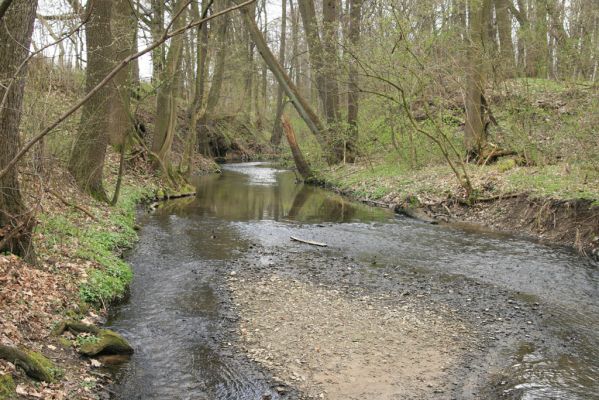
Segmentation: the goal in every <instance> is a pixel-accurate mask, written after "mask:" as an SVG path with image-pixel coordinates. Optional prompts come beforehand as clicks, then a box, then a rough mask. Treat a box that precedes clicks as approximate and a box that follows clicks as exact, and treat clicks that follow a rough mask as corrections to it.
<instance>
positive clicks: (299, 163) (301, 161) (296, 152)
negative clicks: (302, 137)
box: [281, 116, 314, 181]
mask: <svg viewBox="0 0 599 400" xmlns="http://www.w3.org/2000/svg"><path fill="white" fill-rule="evenodd" d="M281 123H282V125H283V129H284V130H285V136H286V137H287V143H289V148H290V149H291V154H292V155H293V161H294V162H295V167H296V168H297V172H299V174H300V175H301V177H302V178H303V179H304V181H306V180H309V179H310V178H312V177H313V176H314V174H313V173H312V170H311V169H310V166H309V165H308V163H307V162H306V159H305V158H304V156H303V154H302V151H301V149H300V147H299V145H298V144H297V139H296V138H295V132H294V130H293V127H292V126H291V123H290V122H289V118H287V117H285V116H284V117H283V118H282V119H281Z"/></svg>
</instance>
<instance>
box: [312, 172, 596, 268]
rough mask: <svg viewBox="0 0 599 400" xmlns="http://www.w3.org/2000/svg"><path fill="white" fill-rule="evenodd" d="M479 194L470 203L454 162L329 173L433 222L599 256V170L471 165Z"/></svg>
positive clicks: (368, 197) (346, 188)
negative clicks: (530, 238) (409, 168)
mask: <svg viewBox="0 0 599 400" xmlns="http://www.w3.org/2000/svg"><path fill="white" fill-rule="evenodd" d="M468 172H469V174H470V178H471V180H472V181H473V183H474V185H475V187H476V188H479V193H478V196H477V199H478V200H476V201H474V202H472V203H467V202H465V201H462V200H461V199H463V198H464V193H463V189H462V188H461V187H460V186H459V185H458V183H457V180H456V179H455V177H454V176H453V174H452V172H451V170H449V168H446V167H432V168H424V169H422V170H419V171H415V172H413V171H404V170H400V168H399V167H394V166H390V165H382V164H379V165H375V166H372V165H364V164H362V165H352V166H343V167H337V168H331V169H328V170H325V171H323V173H322V174H321V178H322V180H323V181H324V185H325V186H327V187H328V188H330V189H332V190H334V191H336V192H338V193H341V194H344V195H347V196H349V197H352V198H354V199H357V200H360V201H363V202H366V203H370V204H373V205H378V206H382V207H388V208H393V209H394V210H395V211H396V212H399V213H403V214H407V215H409V216H412V217H416V218H420V219H424V220H428V221H430V222H432V223H450V224H455V225H462V226H463V227H464V228H465V229H481V228H482V229H485V228H489V229H494V230H499V231H505V232H510V233H514V234H524V235H528V236H533V237H536V238H538V239H540V240H542V241H544V242H547V243H551V244H556V245H565V246H569V247H572V248H575V249H576V250H577V251H579V252H581V253H583V254H586V255H588V256H592V257H594V258H598V257H599V200H597V199H599V174H597V172H596V171H592V170H583V169H579V168H576V167H573V166H570V165H568V164H564V165H557V166H551V167H545V168H533V167H513V168H509V169H507V170H504V169H503V167H502V165H501V164H499V165H494V166H486V167H478V166H469V169H468Z"/></svg>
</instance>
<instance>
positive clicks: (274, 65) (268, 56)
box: [237, 0, 331, 162]
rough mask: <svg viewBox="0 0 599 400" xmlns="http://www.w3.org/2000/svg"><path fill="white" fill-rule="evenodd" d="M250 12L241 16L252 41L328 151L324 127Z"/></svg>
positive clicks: (322, 146)
mask: <svg viewBox="0 0 599 400" xmlns="http://www.w3.org/2000/svg"><path fill="white" fill-rule="evenodd" d="M237 1H239V0H237ZM250 11H251V9H249V8H248V7H244V8H242V9H241V15H242V17H243V21H244V22H245V25H246V27H247V29H248V30H249V32H250V34H251V35H252V40H253V41H254V43H255V44H256V47H257V48H258V51H259V52H260V55H261V56H262V59H263V60H264V62H265V63H266V65H267V66H268V68H269V69H270V71H271V72H272V74H273V75H274V76H275V78H276V79H277V81H278V83H279V84H280V85H281V86H283V88H284V89H285V94H286V95H287V97H289V99H290V100H291V103H292V104H293V106H294V107H295V109H296V110H297V112H298V114H299V115H300V117H301V118H302V119H303V120H304V122H305V123H306V125H308V128H309V129H310V131H311V132H312V133H313V134H314V136H315V137H316V140H317V141H318V143H319V144H320V146H321V148H322V149H327V148H328V145H327V142H326V140H325V138H324V136H323V132H324V127H323V125H322V123H321V122H320V119H319V118H318V116H317V115H316V113H315V112H314V110H313V109H312V107H310V105H309V104H308V102H307V101H306V100H305V99H304V98H303V97H302V96H301V95H300V94H299V92H298V90H297V88H296V87H295V85H294V84H293V82H291V79H290V78H289V76H288V75H287V74H286V73H285V70H284V69H283V67H282V66H281V64H279V63H278V61H277V60H276V58H275V56H274V54H272V52H271V51H270V48H269V47H268V45H267V44H266V40H264V36H262V32H260V30H259V29H258V26H257V25H256V21H255V20H254V18H253V14H252V13H251V12H250ZM327 161H328V162H331V160H329V159H328V160H327Z"/></svg>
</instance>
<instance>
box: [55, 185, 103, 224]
mask: <svg viewBox="0 0 599 400" xmlns="http://www.w3.org/2000/svg"><path fill="white" fill-rule="evenodd" d="M44 190H45V191H46V192H47V193H50V194H51V195H52V196H54V197H56V198H57V199H58V200H60V201H61V202H62V203H63V204H64V205H65V206H67V207H73V208H76V209H77V210H79V211H81V212H82V213H84V214H86V215H87V216H88V217H90V218H91V219H93V220H94V221H96V222H100V221H98V218H96V216H95V215H94V214H92V213H91V212H89V211H88V210H86V209H85V208H84V207H82V206H80V205H78V204H75V203H71V202H69V201H68V200H67V199H65V198H64V197H62V196H61V195H60V194H58V193H57V192H55V191H54V190H52V189H50V188H45V189H44Z"/></svg>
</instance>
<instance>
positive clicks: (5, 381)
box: [0, 374, 17, 400]
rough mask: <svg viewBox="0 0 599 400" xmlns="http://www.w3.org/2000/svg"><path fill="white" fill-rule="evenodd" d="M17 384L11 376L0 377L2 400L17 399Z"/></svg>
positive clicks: (0, 398)
mask: <svg viewBox="0 0 599 400" xmlns="http://www.w3.org/2000/svg"><path fill="white" fill-rule="evenodd" d="M16 388H17V387H16V385H15V382H14V381H13V379H12V376H10V375H8V374H7V375H0V400H12V399H15V398H16V397H17V394H16V392H15V390H16Z"/></svg>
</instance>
